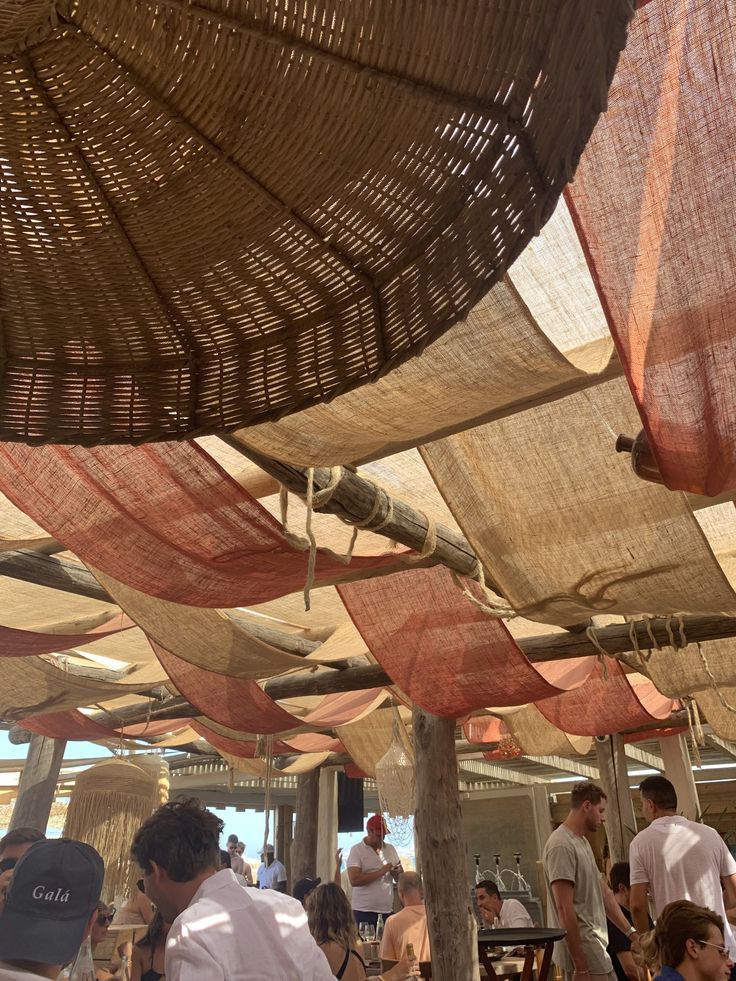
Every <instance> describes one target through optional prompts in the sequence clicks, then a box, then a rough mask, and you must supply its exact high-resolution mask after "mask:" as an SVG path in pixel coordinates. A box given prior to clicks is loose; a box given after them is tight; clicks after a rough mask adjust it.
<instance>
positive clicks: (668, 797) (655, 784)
mask: <svg viewBox="0 0 736 981" xmlns="http://www.w3.org/2000/svg"><path fill="white" fill-rule="evenodd" d="M639 792H640V793H641V795H642V797H644V798H645V799H646V800H650V801H651V802H652V804H654V806H655V807H656V808H657V810H659V811H676V810H677V791H676V790H675V788H674V787H673V786H672V784H671V783H670V781H669V780H668V779H667V777H660V776H656V777H644V779H643V780H642V782H641V783H640V784H639Z"/></svg>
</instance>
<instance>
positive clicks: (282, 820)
mask: <svg viewBox="0 0 736 981" xmlns="http://www.w3.org/2000/svg"><path fill="white" fill-rule="evenodd" d="M276 814H277V817H276V842H275V844H276V855H277V857H278V860H279V861H280V862H283V863H284V868H285V869H286V878H287V880H288V883H289V889H290V890H291V889H293V887H294V882H295V881H296V880H295V879H293V878H292V876H291V842H292V835H293V824H294V808H293V807H292V806H291V804H279V806H278V810H277V812H276Z"/></svg>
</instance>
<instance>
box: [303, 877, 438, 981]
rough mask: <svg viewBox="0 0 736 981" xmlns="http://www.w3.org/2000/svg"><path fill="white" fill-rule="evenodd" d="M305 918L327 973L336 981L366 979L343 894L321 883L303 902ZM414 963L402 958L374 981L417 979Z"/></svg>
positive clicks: (417, 971)
mask: <svg viewBox="0 0 736 981" xmlns="http://www.w3.org/2000/svg"><path fill="white" fill-rule="evenodd" d="M307 918H308V920H309V929H310V931H311V933H312V936H313V937H314V939H315V940H316V941H317V944H318V945H319V947H321V949H322V951H323V953H324V955H325V957H326V958H327V961H328V963H329V965H330V970H331V971H332V973H333V974H334V975H335V977H336V978H338V979H339V981H363V979H364V978H366V977H367V975H366V972H365V961H364V960H363V956H362V945H361V942H360V940H359V938H358V928H357V927H356V925H355V918H354V916H353V911H352V909H351V908H350V903H349V902H348V898H347V896H346V895H345V893H344V892H343V891H342V889H341V888H340V886H338V885H336V884H335V883H334V882H325V883H324V884H323V885H321V886H317V888H316V889H315V890H314V891H313V892H312V893H311V894H310V896H309V899H308V900H307ZM418 975H419V964H418V963H417V961H416V960H411V961H410V960H409V959H408V958H407V957H403V958H402V959H401V960H400V961H399V963H398V964H396V965H395V966H394V967H392V968H391V970H390V971H384V973H383V974H381V975H379V977H378V979H377V981H381V979H383V981H404V979H405V978H413V977H418Z"/></svg>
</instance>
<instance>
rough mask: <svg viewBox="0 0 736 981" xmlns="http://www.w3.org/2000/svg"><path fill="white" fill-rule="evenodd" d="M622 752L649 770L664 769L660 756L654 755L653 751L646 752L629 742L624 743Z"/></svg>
mask: <svg viewBox="0 0 736 981" xmlns="http://www.w3.org/2000/svg"><path fill="white" fill-rule="evenodd" d="M624 752H625V753H626V756H627V758H628V759H630V760H634V761H635V762H636V763H641V764H642V766H646V767H648V768H649V769H650V770H659V771H662V770H664V762H663V760H662V757H661V756H655V754H654V753H647V752H646V750H643V749H639V747H638V746H632V745H631V743H626V744H625V746H624Z"/></svg>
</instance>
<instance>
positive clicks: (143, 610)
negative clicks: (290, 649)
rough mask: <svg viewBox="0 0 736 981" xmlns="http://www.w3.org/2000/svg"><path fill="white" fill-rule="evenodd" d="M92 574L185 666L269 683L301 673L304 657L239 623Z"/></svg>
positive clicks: (218, 614)
mask: <svg viewBox="0 0 736 981" xmlns="http://www.w3.org/2000/svg"><path fill="white" fill-rule="evenodd" d="M90 571H91V572H92V573H93V574H94V576H95V578H96V579H97V580H98V581H99V582H100V584H101V585H102V586H104V587H105V589H106V590H107V591H108V593H110V595H111V596H113V597H114V598H115V600H116V602H117V603H118V604H119V605H120V606H121V607H122V608H123V609H124V610H125V611H126V612H127V613H128V614H129V615H130V617H131V618H132V619H133V620H135V622H136V623H137V624H138V625H139V626H140V627H141V629H142V630H143V631H145V633H146V634H147V635H148V637H149V638H150V639H152V640H154V641H156V643H158V644H160V645H161V647H163V648H164V650H168V651H171V653H172V654H175V655H176V656H177V657H179V658H181V659H182V660H183V661H187V662H188V663H189V664H194V665H198V666H201V667H205V668H206V669H207V670H210V671H214V672H216V673H217V674H223V675H228V676H230V677H237V678H246V679H247V678H267V677H269V676H270V675H275V674H279V673H280V672H283V671H289V670H294V669H295V668H303V667H304V658H303V657H299V656H297V655H296V654H287V653H286V652H285V651H282V650H279V649H278V648H276V647H272V646H271V645H270V644H267V643H265V642H264V641H262V640H259V639H258V638H257V637H254V636H253V634H251V633H249V632H248V630H247V627H246V625H245V624H244V622H243V621H241V620H236V619H234V618H232V617H229V616H228V615H227V614H226V613H225V612H223V611H222V610H211V609H196V608H194V607H191V606H184V605H183V604H181V603H171V602H168V601H167V600H162V599H157V598H156V597H154V596H147V595H146V594H145V593H141V592H139V591H138V590H136V589H132V588H131V587H130V586H126V585H124V584H123V583H121V582H118V581H117V580H115V579H113V578H112V576H107V575H105V574H104V573H102V572H100V571H99V570H98V569H94V568H92V567H91V566H90ZM317 663H318V662H317ZM162 673H163V671H162Z"/></svg>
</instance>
